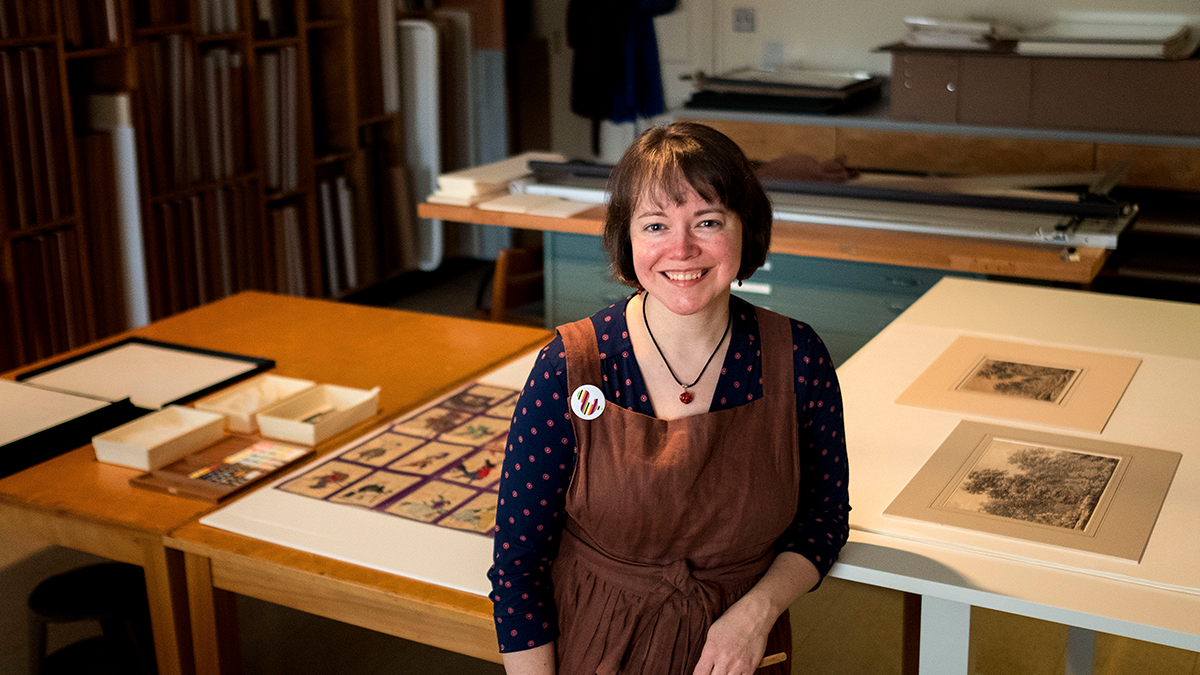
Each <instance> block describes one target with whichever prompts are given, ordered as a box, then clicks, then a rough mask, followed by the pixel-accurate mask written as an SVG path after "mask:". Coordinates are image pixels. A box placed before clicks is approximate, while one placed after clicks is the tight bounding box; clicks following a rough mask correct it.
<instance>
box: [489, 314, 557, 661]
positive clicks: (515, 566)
mask: <svg viewBox="0 0 1200 675" xmlns="http://www.w3.org/2000/svg"><path fill="white" fill-rule="evenodd" d="M564 364H565V358H564V355H563V341H562V338H561V337H559V338H555V339H554V341H553V342H551V343H550V344H549V345H548V346H547V347H546V348H544V349H543V350H542V351H541V353H540V354H539V355H538V358H537V361H536V363H535V364H534V367H533V371H532V372H531V373H530V375H529V379H528V380H527V381H526V382H525V386H524V388H523V390H522V392H521V396H520V398H519V399H518V400H517V408H516V411H515V412H514V414H513V419H512V426H511V427H510V429H509V435H508V447H507V448H506V450H505V455H504V468H503V473H502V474H501V477H500V501H499V504H498V505H497V510H496V540H495V557H494V560H493V565H492V568H491V570H489V571H488V578H489V579H491V581H492V601H493V606H494V616H495V621H496V635H497V637H498V639H499V643H500V651H501V652H510V651H520V650H523V649H529V648H531V647H536V646H538V645H541V644H545V643H547V642H549V641H551V640H553V639H554V638H555V637H557V635H558V629H557V623H558V622H557V617H556V615H555V612H554V602H553V589H552V588H551V585H550V565H551V563H552V562H553V560H554V557H555V556H556V555H557V553H558V534H559V532H561V531H562V527H563V504H564V502H565V500H566V490H567V485H568V483H569V482H570V477H571V472H572V471H573V470H574V466H575V431H574V430H573V429H572V427H571V418H570V408H569V406H568V403H567V391H566V389H567V383H566V373H565V372H564V368H565V365H564Z"/></svg>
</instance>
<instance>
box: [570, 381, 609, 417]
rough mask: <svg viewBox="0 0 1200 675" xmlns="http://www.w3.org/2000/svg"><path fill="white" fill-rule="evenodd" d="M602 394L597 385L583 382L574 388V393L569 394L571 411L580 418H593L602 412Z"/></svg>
mask: <svg viewBox="0 0 1200 675" xmlns="http://www.w3.org/2000/svg"><path fill="white" fill-rule="evenodd" d="M605 403H606V401H605V400H604V394H603V393H602V392H601V391H600V388H599V387H596V386H594V385H591V384H584V385H581V386H579V387H577V388H576V389H575V393H573V394H571V412H573V413H575V414H576V415H578V416H579V418H580V419H585V420H594V419H596V418H597V417H599V416H600V413H602V412H604V404H605Z"/></svg>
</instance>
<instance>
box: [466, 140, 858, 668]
mask: <svg viewBox="0 0 1200 675" xmlns="http://www.w3.org/2000/svg"><path fill="white" fill-rule="evenodd" d="M609 188H610V191H611V193H612V199H611V201H610V204H609V209H608V221H607V222H606V224H605V235H604V240H605V248H606V250H607V251H608V253H609V256H610V258H611V261H612V266H613V271H614V273H615V274H616V276H617V277H618V278H619V279H620V280H622V281H623V282H625V283H626V284H628V285H630V286H633V287H636V288H637V289H638V292H636V293H634V294H633V295H631V296H630V297H629V298H627V299H626V300H624V301H622V302H619V303H617V304H615V305H612V306H610V307H608V308H607V309H603V310H601V311H600V312H598V313H597V314H595V315H594V316H592V317H590V318H588V319H584V320H582V321H577V322H575V323H571V324H567V325H565V326H560V327H559V336H558V337H557V338H556V339H555V340H554V341H553V342H551V343H550V344H549V345H548V346H547V347H546V348H545V349H544V350H543V351H542V353H541V355H540V357H539V358H538V360H537V363H536V365H535V366H534V369H533V372H532V373H531V374H530V377H529V380H528V381H527V383H526V386H525V388H524V391H523V392H522V393H521V397H520V400H519V401H518V403H517V409H516V411H515V414H514V416H513V423H512V426H511V427H510V431H509V436H508V446H507V449H506V453H505V460H504V467H503V472H502V477H501V483H500V502H499V506H498V511H497V520H496V522H497V527H496V545H495V554H496V555H495V564H494V566H493V567H492V569H491V571H490V572H489V577H490V578H491V580H492V587H493V595H492V599H493V601H494V604H495V617H496V628H497V636H498V638H499V642H500V649H501V652H502V653H503V654H504V662H505V667H506V668H507V670H508V672H509V673H510V674H513V675H515V674H517V673H555V672H559V673H605V674H615V673H644V674H646V675H659V674H662V675H666V674H667V673H671V674H677V673H694V674H697V675H731V674H735V673H740V674H743V675H746V674H749V673H763V674H770V675H782V674H783V673H788V672H790V670H791V664H790V663H788V662H787V661H786V660H785V659H786V658H787V656H788V655H789V654H790V650H791V644H790V637H791V630H790V627H789V623H788V616H787V607H788V605H790V604H791V602H792V601H793V600H795V599H796V597H798V596H799V595H801V594H803V593H804V592H805V591H807V590H809V589H811V588H814V587H815V586H816V585H817V584H818V583H819V582H820V579H821V578H822V576H823V575H824V574H825V573H826V572H828V570H829V568H830V566H832V564H833V562H834V560H835V559H836V558H837V555H838V551H839V550H840V549H841V547H842V544H843V543H844V542H845V540H846V535H847V524H846V523H847V521H846V517H847V511H848V510H849V505H848V503H847V483H846V480H847V471H846V448H845V440H844V435H843V433H842V427H843V424H842V411H841V396H840V392H839V391H838V385H837V377H836V375H835V373H834V370H833V364H832V363H831V362H830V359H829V354H828V352H827V351H826V349H825V346H824V345H823V344H822V343H821V340H820V338H818V337H817V336H816V334H815V333H814V332H813V331H812V329H811V328H809V327H808V326H806V325H804V324H802V323H798V322H796V321H793V320H790V319H788V318H786V317H783V316H780V315H778V314H775V313H773V312H769V311H766V310H763V309H759V308H756V307H754V306H752V305H750V304H748V303H746V302H744V301H742V300H740V299H738V298H736V297H733V296H732V295H731V294H730V284H731V283H732V282H734V281H735V280H741V279H746V278H749V277H750V275H752V274H753V273H754V271H755V270H756V269H758V267H759V266H761V265H762V263H763V261H764V259H765V257H766V253H767V249H768V246H769V244H770V237H771V207H770V202H769V201H768V200H767V197H766V195H765V193H764V192H763V190H762V187H761V186H760V185H759V183H758V180H757V178H755V176H754V173H753V171H752V170H751V167H750V164H749V162H748V161H747V160H746V158H745V156H744V155H743V154H742V152H741V150H740V149H739V148H738V147H737V145H735V144H734V143H733V142H732V141H730V140H729V139H728V138H726V137H725V136H724V135H722V134H720V133H719V132H717V131H715V130H713V129H711V128H709V127H706V126H703V125H699V124H694V123H676V124H672V125H670V126H666V127H656V128H653V129H650V130H648V131H647V132H645V133H644V134H642V136H641V137H639V138H638V140H637V141H635V142H634V144H633V145H632V146H631V147H630V148H629V150H628V151H626V153H625V156H624V157H623V158H622V159H621V161H620V162H619V163H618V164H617V166H616V167H615V168H614V170H613V173H612V177H611V179H610V185H609ZM718 355H723V356H722V358H721V359H720V361H721V366H720V367H716V364H715V363H714V361H717V360H718V358H717V357H718ZM681 390H682V391H681ZM578 392H583V393H584V394H586V398H588V399H589V400H593V399H594V398H595V396H596V395H603V398H604V401H603V403H604V405H602V406H599V407H598V408H597V410H599V411H600V412H598V413H595V414H593V411H592V410H590V409H589V410H587V411H581V410H580V409H578V407H573V402H574V401H575V400H576V399H577V396H576V394H577V393H578ZM696 403H699V405H697V404H696ZM705 403H707V404H705ZM585 413H586V414H585ZM781 656H782V657H783V659H781ZM781 661H782V662H781Z"/></svg>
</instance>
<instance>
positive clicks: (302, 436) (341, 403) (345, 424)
mask: <svg viewBox="0 0 1200 675" xmlns="http://www.w3.org/2000/svg"><path fill="white" fill-rule="evenodd" d="M378 406H379V387H375V388H374V389H371V390H369V391H368V390H366V389H354V388H353V387H341V386H338V385H335V384H319V385H317V386H315V387H313V388H311V389H308V390H306V391H304V392H301V393H300V394H297V395H295V396H292V397H290V398H288V399H287V400H284V401H280V402H278V403H276V404H275V405H272V406H270V407H268V408H266V409H265V410H262V411H261V412H259V413H258V415H256V416H255V417H256V418H257V419H258V429H259V433H261V434H262V435H263V436H265V437H267V438H274V439H277V440H281V441H291V442H293V443H303V444H304V445H316V444H317V443H320V442H321V441H323V440H325V439H326V438H329V437H330V436H333V435H334V434H336V433H338V432H339V431H342V430H344V429H347V428H349V427H351V426H353V425H354V424H357V423H358V422H361V421H363V420H365V419H367V418H368V417H370V416H371V415H374V414H375V410H376V408H378Z"/></svg>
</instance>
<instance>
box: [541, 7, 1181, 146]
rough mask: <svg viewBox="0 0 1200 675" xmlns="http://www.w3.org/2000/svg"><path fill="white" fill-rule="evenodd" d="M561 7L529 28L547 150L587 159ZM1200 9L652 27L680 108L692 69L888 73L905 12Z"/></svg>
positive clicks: (613, 134)
mask: <svg viewBox="0 0 1200 675" xmlns="http://www.w3.org/2000/svg"><path fill="white" fill-rule="evenodd" d="M566 5H567V1H566V0H535V11H536V12H537V17H536V22H537V24H536V25H537V30H539V31H540V34H541V35H542V36H544V37H546V38H547V39H549V40H550V47H551V49H550V51H551V78H552V87H551V97H552V101H551V126H552V136H551V138H552V142H553V148H552V149H553V150H555V151H558V152H562V153H564V154H567V155H569V156H574V157H588V156H590V154H591V153H590V142H589V138H590V137H589V126H588V122H587V121H586V120H583V119H581V118H579V117H577V116H575V115H574V114H572V113H571V110H570V92H571V50H570V49H568V48H567V45H566ZM740 7H746V8H751V9H753V10H754V13H755V31H754V32H753V33H735V32H734V31H733V10H734V8H740ZM1198 7H1200V5H1198V4H1197V2H1196V0H1144V1H1143V2H1139V3H1134V2H1131V1H1130V0H991V1H988V0H679V8H678V9H677V10H676V11H675V12H674V13H673V14H672V15H668V16H665V17H660V18H659V19H658V20H657V21H656V25H657V27H658V31H659V36H658V37H659V48H660V51H661V56H662V59H663V62H664V65H663V70H664V72H663V78H664V81H665V82H666V90H667V100H668V105H675V106H678V105H679V104H680V103H681V102H682V101H683V99H685V98H686V96H687V94H688V91H689V85H688V84H687V83H686V82H684V83H681V82H680V81H679V80H678V75H679V74H681V73H686V72H691V71H693V70H696V69H702V70H705V71H706V72H718V73H719V72H724V71H727V70H732V69H734V68H738V67H742V66H760V67H761V66H763V65H764V63H765V61H769V60H771V59H779V60H781V61H782V62H783V63H793V62H798V63H801V64H803V65H805V66H809V67H814V68H833V69H852V70H868V71H871V72H873V73H877V74H884V75H886V74H887V73H888V71H889V69H890V60H889V57H888V55H887V54H886V53H882V52H876V51H875V49H876V48H877V47H879V46H881V45H885V44H888V43H891V42H896V41H897V40H899V39H900V38H901V37H903V34H904V17H905V16H911V15H918V16H936V17H945V18H971V17H982V18H991V19H996V20H1000V21H1005V22H1008V23H1012V24H1016V25H1018V26H1032V25H1036V24H1039V23H1043V22H1045V21H1048V20H1050V19H1052V18H1053V17H1054V16H1055V15H1056V14H1057V13H1058V12H1060V11H1124V12H1135V11H1136V12H1163V13H1178V14H1195V13H1196V12H1197V10H1198ZM765 55H773V56H766V57H765V58H764V56H765ZM642 126H643V127H644V126H645V125H644V124H643V125H642ZM635 133H636V130H635V129H634V128H633V125H621V127H620V128H613V125H607V126H606V129H605V134H604V141H603V148H604V151H603V152H602V157H601V158H602V159H604V160H606V161H614V160H615V159H616V157H619V155H620V151H621V150H622V149H623V148H624V147H625V145H627V144H628V143H629V141H630V140H631V139H632V138H633V136H634V134H635Z"/></svg>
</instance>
